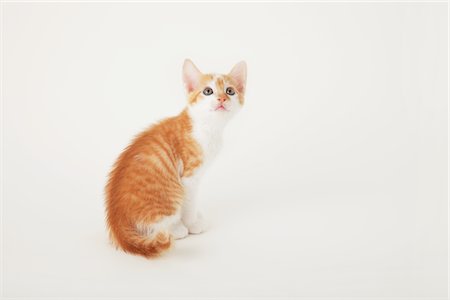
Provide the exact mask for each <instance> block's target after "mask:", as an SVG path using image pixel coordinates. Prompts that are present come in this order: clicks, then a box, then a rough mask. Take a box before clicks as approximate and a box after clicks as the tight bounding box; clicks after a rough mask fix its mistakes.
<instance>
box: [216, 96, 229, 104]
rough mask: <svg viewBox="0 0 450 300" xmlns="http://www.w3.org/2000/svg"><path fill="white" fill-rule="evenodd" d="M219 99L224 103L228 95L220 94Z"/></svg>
mask: <svg viewBox="0 0 450 300" xmlns="http://www.w3.org/2000/svg"><path fill="white" fill-rule="evenodd" d="M217 101H219V102H220V103H224V102H225V101H227V96H225V95H222V96H219V98H217Z"/></svg>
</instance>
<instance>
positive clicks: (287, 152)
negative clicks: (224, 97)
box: [2, 3, 448, 299]
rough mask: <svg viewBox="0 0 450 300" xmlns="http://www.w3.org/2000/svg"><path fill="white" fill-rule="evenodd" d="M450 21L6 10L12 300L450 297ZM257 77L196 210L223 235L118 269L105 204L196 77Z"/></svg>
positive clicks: (47, 6)
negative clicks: (133, 146)
mask: <svg viewBox="0 0 450 300" xmlns="http://www.w3.org/2000/svg"><path fill="white" fill-rule="evenodd" d="M447 9H448V7H447V4H445V3H428V4H426V3H400V4H399V3H397V4H394V3H318V4H310V3H297V4H293V3H291V4H287V3H283V4H276V3H271V4H269V3H265V4H249V3H248V4H236V3H234V4H218V3H216V4H202V3H197V4H174V3H172V4H161V3H159V4H156V3H153V4H152V3H96V4H95V3H59V4H56V3H53V4H51V3H16V4H14V3H4V4H3V15H2V34H3V44H2V47H3V48H2V50H3V61H2V74H3V82H2V84H3V91H2V92H3V94H2V105H3V110H2V125H3V131H2V135H3V145H2V152H3V164H2V171H3V173H2V174H3V176H2V181H3V194H2V201H3V202H2V205H3V206H2V207H3V210H2V237H3V244H2V253H3V260H2V275H3V276H2V284H3V296H5V297H22V296H30V297H31V296H35V297H50V296H55V297H62V296H72V297H87V296H90V297H124V296H133V297H135V296H136V297H137V296H141V297H149V296H153V297H161V296H173V297H178V296H191V297H199V296H205V297H208V296H209V297H212V296H296V297H359V298H361V297H380V298H383V297H386V298H387V297H406V298H411V297H421V298H424V299H425V298H426V299H431V298H433V297H436V298H442V299H444V298H446V295H447V281H448V277H447V265H448V261H447V250H448V249H447V241H448V240H447V239H448V230H447V228H448V227H447V224H448V223H447V222H448V216H447V212H448V206H447V205H448V204H447V181H448V178H447V150H448V149H447V111H448V107H447V82H448V76H447V65H448V61H447V52H448V48H447V36H448V30H447V22H448V19H447V18H448V17H447ZM186 57H189V58H191V59H192V60H193V61H194V62H195V63H196V64H197V65H198V67H199V68H200V69H201V70H203V71H205V72H219V73H220V72H228V71H229V70H230V69H231V67H232V66H233V64H234V63H236V62H237V61H239V60H242V59H244V60H246V61H247V63H248V68H249V71H248V72H249V75H248V87H247V88H248V92H247V101H246V105H245V108H244V110H243V111H242V112H241V113H240V114H239V115H238V116H237V117H236V119H235V120H233V121H232V122H231V123H230V125H229V127H228V128H227V131H226V136H225V148H224V151H223V152H222V153H221V155H220V156H219V158H218V160H217V162H216V163H215V165H214V166H213V167H212V168H211V169H210V170H209V172H208V173H207V176H206V178H205V180H204V182H203V185H202V189H201V193H200V198H201V203H202V207H203V211H204V213H205V215H206V216H207V217H208V219H209V220H210V222H211V229H210V230H209V231H208V232H207V233H205V234H203V235H198V236H191V237H189V238H187V239H185V240H182V241H178V242H176V244H175V247H174V249H173V250H172V251H171V252H170V253H168V254H167V255H166V256H164V257H162V258H161V259H158V260H145V259H143V258H140V257H135V256H131V255H126V254H124V253H122V252H118V251H116V250H114V249H113V248H112V247H111V246H110V245H109V244H108V240H107V235H106V233H105V226H104V211H103V187H104V184H105V180H106V175H107V173H108V171H109V169H110V166H111V165H112V163H113V162H114V160H115V159H116V157H117V156H118V155H119V153H120V152H121V150H122V149H123V148H124V147H125V146H126V145H127V143H128V142H129V141H130V139H131V138H132V136H133V135H135V134H137V133H138V132H140V131H141V130H142V129H144V128H145V127H147V126H148V125H149V124H151V123H153V122H155V121H157V120H159V119H161V118H164V117H167V116H171V115H174V114H177V113H178V112H179V111H181V109H182V108H183V107H184V105H185V100H184V92H183V88H182V84H181V65H182V62H183V60H184V58H186Z"/></svg>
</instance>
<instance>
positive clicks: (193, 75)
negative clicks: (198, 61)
mask: <svg viewBox="0 0 450 300" xmlns="http://www.w3.org/2000/svg"><path fill="white" fill-rule="evenodd" d="M201 76H202V72H200V71H199V69H197V67H196V66H195V65H194V63H193V62H192V61H191V60H190V59H185V60H184V64H183V82H184V85H185V87H186V90H187V92H188V93H190V92H192V91H193V90H195V89H196V88H197V87H198V85H199V83H200V78H201Z"/></svg>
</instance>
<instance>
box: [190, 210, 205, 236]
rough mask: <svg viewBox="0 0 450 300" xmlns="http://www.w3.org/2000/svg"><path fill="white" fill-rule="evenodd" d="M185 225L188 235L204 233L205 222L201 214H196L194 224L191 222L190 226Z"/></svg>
mask: <svg viewBox="0 0 450 300" xmlns="http://www.w3.org/2000/svg"><path fill="white" fill-rule="evenodd" d="M185 225H186V227H187V229H188V231H189V233H192V234H199V233H202V232H205V231H206V229H207V224H206V221H205V219H204V218H203V216H202V215H201V214H197V218H196V220H195V221H194V222H192V223H190V224H185Z"/></svg>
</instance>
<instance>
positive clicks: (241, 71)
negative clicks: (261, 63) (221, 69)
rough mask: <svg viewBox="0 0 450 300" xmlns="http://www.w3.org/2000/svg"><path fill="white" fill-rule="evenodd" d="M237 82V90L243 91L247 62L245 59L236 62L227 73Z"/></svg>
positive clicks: (245, 81)
mask: <svg viewBox="0 0 450 300" xmlns="http://www.w3.org/2000/svg"><path fill="white" fill-rule="evenodd" d="M228 76H230V77H231V78H233V79H234V80H235V81H236V82H237V85H238V86H237V87H236V88H237V90H238V91H239V93H242V94H243V93H245V85H246V83H247V64H246V63H245V61H240V62H238V63H237V64H236V65H235V66H234V67H233V69H231V71H230V73H229V74H228Z"/></svg>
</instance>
